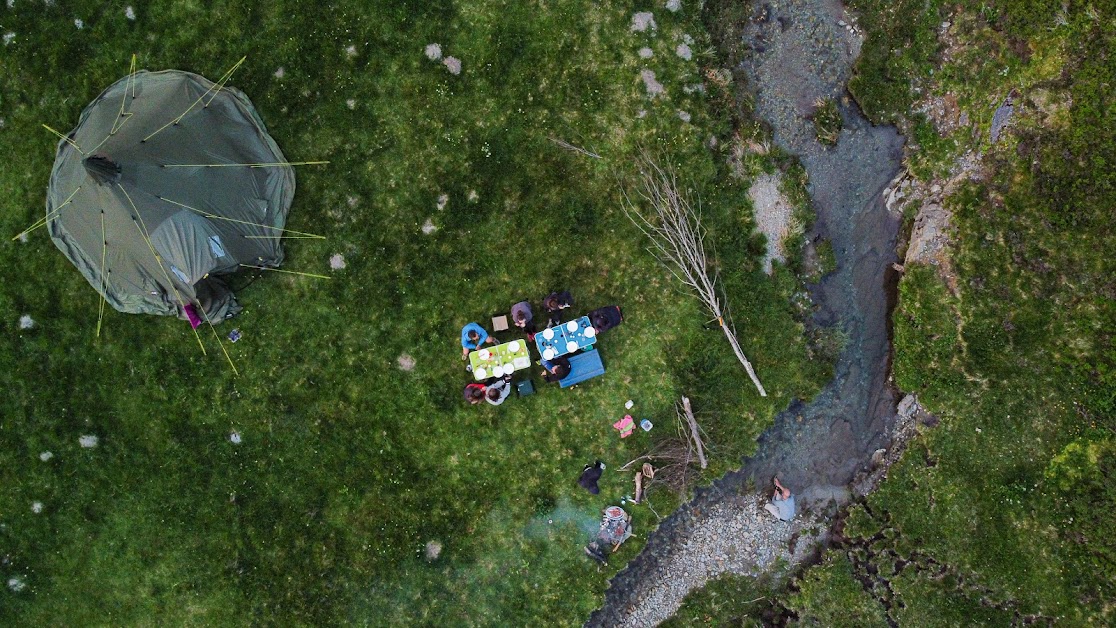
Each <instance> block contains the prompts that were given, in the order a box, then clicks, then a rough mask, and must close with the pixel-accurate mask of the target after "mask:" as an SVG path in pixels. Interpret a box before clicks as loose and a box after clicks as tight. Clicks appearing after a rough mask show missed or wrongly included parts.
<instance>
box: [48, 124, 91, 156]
mask: <svg viewBox="0 0 1116 628" xmlns="http://www.w3.org/2000/svg"><path fill="white" fill-rule="evenodd" d="M43 128H44V129H46V130H48V131H50V132H51V133H54V134H55V135H57V136H58V137H59V138H60V139H63V140H66V143H67V144H69V145H70V146H73V147H74V148H76V149H77V152H79V153H81V154H82V156H85V154H86V153H85V151H83V150H81V147H80V146H78V145H77V143H76V142H74V141H73V140H72V139H70V138H68V137H66V136H65V135H62V134H61V133H59V132H58V131H55V130H54V129H52V128H50V127H49V126H47V125H45V124H44V125H43Z"/></svg>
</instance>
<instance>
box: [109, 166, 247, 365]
mask: <svg viewBox="0 0 1116 628" xmlns="http://www.w3.org/2000/svg"><path fill="white" fill-rule="evenodd" d="M116 187H118V188H120V191H121V192H123V193H124V198H126V199H128V204H129V205H131V206H132V211H133V212H135V213H133V214H132V224H133V225H135V226H136V229H138V230H139V232H140V237H142V238H143V241H144V242H146V243H147V249H148V250H149V251H151V255H152V257H154V258H155V262H156V263H158V265H159V270H161V271H163V278H164V279H166V280H167V285H168V286H170V287H171V290H174V296H175V298H177V299H178V304H179V305H180V306H182V308H183V309H185V308H186V301H185V300H184V299H183V298H182V294H181V293H180V292H179V291H178V286H176V285H174V282H173V281H171V278H170V274H169V273H167V269H166V268H165V267H164V266H163V259H162V258H161V257H159V254H158V253H156V252H155V245H154V244H152V243H151V238H150V237H148V234H147V225H146V224H144V222H143V216H142V215H140V211H139V210H138V209H136V204H135V203H134V202H132V197H131V196H129V195H128V190H125V189H124V186H123V185H120V184H119V183H117V184H116ZM137 218H138V219H139V222H137V221H136V219H137ZM198 305H199V306H200V305H201V304H200V303H199V304H198ZM202 309H204V308H202ZM190 329H191V330H193V332H194V337H195V338H197V339H198V346H199V347H201V350H202V355H209V354H208V353H207V352H206V350H205V345H204V344H202V340H201V334H199V333H198V330H197V329H194V328H193V327H191V328H190ZM233 370H235V368H234V369H233Z"/></svg>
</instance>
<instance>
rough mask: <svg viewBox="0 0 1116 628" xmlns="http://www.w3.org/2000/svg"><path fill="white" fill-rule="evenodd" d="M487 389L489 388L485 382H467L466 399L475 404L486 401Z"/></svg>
mask: <svg viewBox="0 0 1116 628" xmlns="http://www.w3.org/2000/svg"><path fill="white" fill-rule="evenodd" d="M487 390H488V388H487V387H486V386H485V385H484V384H478V383H476V382H473V383H470V384H465V401H468V402H469V403H470V404H472V405H474V406H475V405H477V404H478V403H480V402H482V401H484V399H485V392H486V391H487Z"/></svg>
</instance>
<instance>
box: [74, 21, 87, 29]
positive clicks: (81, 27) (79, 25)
mask: <svg viewBox="0 0 1116 628" xmlns="http://www.w3.org/2000/svg"><path fill="white" fill-rule="evenodd" d="M74 26H76V27H78V30H81V29H83V28H85V22H82V21H81V20H80V19H77V20H74Z"/></svg>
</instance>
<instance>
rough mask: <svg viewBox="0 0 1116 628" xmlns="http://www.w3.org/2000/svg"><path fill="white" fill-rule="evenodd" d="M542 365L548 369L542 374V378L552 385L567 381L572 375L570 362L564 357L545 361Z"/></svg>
mask: <svg viewBox="0 0 1116 628" xmlns="http://www.w3.org/2000/svg"><path fill="white" fill-rule="evenodd" d="M542 365H543V368H544V369H546V370H545V371H543V372H542V378H543V380H544V381H546V382H547V383H550V384H553V383H554V382H557V381H559V380H562V379H565V377H566V376H567V375H569V374H570V368H571V367H570V360H569V358H566V357H564V356H563V357H560V358H554V359H553V360H543V361H542Z"/></svg>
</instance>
